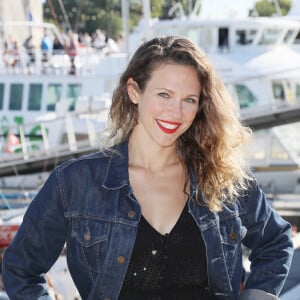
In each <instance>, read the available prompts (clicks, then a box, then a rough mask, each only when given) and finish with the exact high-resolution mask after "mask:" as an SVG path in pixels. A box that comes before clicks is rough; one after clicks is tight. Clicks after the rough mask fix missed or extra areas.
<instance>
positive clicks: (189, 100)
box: [185, 98, 197, 104]
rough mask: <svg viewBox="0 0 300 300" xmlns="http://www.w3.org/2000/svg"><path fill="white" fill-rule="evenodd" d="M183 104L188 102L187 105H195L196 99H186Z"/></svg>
mask: <svg viewBox="0 0 300 300" xmlns="http://www.w3.org/2000/svg"><path fill="white" fill-rule="evenodd" d="M185 102H188V103H192V104H193V103H197V100H196V99H193V98H186V99H185Z"/></svg>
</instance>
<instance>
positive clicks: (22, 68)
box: [0, 47, 125, 76]
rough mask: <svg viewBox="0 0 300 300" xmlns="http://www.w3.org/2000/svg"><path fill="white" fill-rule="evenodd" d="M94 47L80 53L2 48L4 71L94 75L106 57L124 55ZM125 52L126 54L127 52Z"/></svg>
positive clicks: (0, 57) (0, 71) (0, 61)
mask: <svg viewBox="0 0 300 300" xmlns="http://www.w3.org/2000/svg"><path fill="white" fill-rule="evenodd" d="M121 54H123V53H121V52H118V53H117V52H109V51H104V50H103V49H102V50H101V49H96V48H92V47H82V48H79V49H78V50H77V51H76V53H70V52H69V51H66V50H51V51H42V50H40V49H36V50H34V51H32V52H30V51H29V52H28V51H25V50H23V49H22V50H19V51H5V50H3V51H1V52H0V74H46V75H49V74H55V75H67V74H71V75H75V74H77V75H78V74H81V75H87V76H90V75H91V74H94V73H95V71H96V69H97V66H98V65H99V63H100V62H101V60H103V59H104V58H107V57H109V56H116V55H121ZM123 55H125V54H123Z"/></svg>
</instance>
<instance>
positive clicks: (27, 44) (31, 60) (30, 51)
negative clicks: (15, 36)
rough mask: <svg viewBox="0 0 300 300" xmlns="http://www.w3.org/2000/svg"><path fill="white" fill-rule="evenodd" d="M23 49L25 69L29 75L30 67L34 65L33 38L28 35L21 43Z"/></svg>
mask: <svg viewBox="0 0 300 300" xmlns="http://www.w3.org/2000/svg"><path fill="white" fill-rule="evenodd" d="M23 47H24V48H25V49H26V52H27V56H28V62H27V67H28V71H29V73H31V67H32V66H33V65H34V64H35V46H34V44H33V36H32V34H30V35H29V36H28V37H27V38H26V39H25V41H24V42H23Z"/></svg>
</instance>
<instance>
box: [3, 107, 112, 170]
mask: <svg viewBox="0 0 300 300" xmlns="http://www.w3.org/2000/svg"><path fill="white" fill-rule="evenodd" d="M106 114H107V113H106V110H105V109H104V108H102V109H99V110H96V111H94V112H89V113H87V114H84V113H82V112H81V113H76V112H68V113H66V114H65V115H64V116H60V117H55V118H54V119H52V120H51V119H50V120H45V121H43V120H42V121H39V122H32V123H27V124H21V125H19V126H18V127H16V126H14V127H9V128H5V132H2V133H1V135H0V150H1V151H0V166H1V167H4V166H5V165H7V164H12V163H13V164H17V163H18V162H21V161H30V160H32V159H33V160H34V159H40V158H44V159H45V160H47V157H50V156H56V155H57V156H59V155H61V154H62V153H65V154H67V153H72V152H77V151H81V150H82V149H97V148H100V146H101V144H102V140H103V139H104V138H105V125H106V119H107V116H106ZM32 128H35V129H36V130H35V133H34V134H33V133H30V130H32Z"/></svg>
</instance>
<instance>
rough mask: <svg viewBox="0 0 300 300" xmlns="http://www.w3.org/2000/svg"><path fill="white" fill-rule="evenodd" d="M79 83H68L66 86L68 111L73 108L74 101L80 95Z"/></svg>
mask: <svg viewBox="0 0 300 300" xmlns="http://www.w3.org/2000/svg"><path fill="white" fill-rule="evenodd" d="M81 87H82V86H81V84H68V87H67V98H68V99H70V100H71V104H70V107H69V110H70V111H73V110H75V106H76V101H77V99H78V97H79V96H81Z"/></svg>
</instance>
